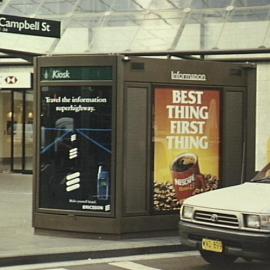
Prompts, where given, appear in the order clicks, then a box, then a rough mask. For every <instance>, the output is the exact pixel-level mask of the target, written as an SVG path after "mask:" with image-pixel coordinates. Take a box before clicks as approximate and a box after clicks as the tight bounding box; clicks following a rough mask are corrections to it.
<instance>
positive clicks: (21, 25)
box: [0, 14, 61, 38]
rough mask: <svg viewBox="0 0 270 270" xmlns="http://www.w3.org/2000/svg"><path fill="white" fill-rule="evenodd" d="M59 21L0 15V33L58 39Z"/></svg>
mask: <svg viewBox="0 0 270 270" xmlns="http://www.w3.org/2000/svg"><path fill="white" fill-rule="evenodd" d="M60 28H61V23H60V22H59V21H52V20H43V19H36V18H27V17H18V16H10V15H3V14H0V32H5V33H16V34H25V35H33V36H44V37H53V38H60Z"/></svg>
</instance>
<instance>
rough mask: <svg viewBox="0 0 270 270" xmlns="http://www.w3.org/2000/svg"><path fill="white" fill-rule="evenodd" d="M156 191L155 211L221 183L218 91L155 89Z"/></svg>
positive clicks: (173, 208)
mask: <svg viewBox="0 0 270 270" xmlns="http://www.w3.org/2000/svg"><path fill="white" fill-rule="evenodd" d="M153 131H154V138H153V140H154V176H153V177H154V179H153V180H154V187H153V189H154V190H153V207H154V210H157V211H170V210H177V209H179V207H180V205H181V204H182V202H183V200H185V199H186V198H188V197H190V196H193V195H195V194H198V193H201V192H205V191H209V190H212V189H216V188H218V186H219V183H220V180H219V179H220V168H219V167H220V166H219V163H220V91H218V90H209V89H191V88H165V87H162V88H156V89H155V91H154V127H153Z"/></svg>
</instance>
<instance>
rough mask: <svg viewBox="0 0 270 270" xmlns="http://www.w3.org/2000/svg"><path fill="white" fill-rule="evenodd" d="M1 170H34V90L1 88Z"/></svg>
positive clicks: (26, 171)
mask: <svg viewBox="0 0 270 270" xmlns="http://www.w3.org/2000/svg"><path fill="white" fill-rule="evenodd" d="M0 104H1V108H0V119H1V124H0V128H1V135H0V138H1V140H0V171H1V172H19V173H32V148H33V93H32V91H30V90H2V91H1V92H0Z"/></svg>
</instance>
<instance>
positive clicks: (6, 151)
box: [0, 90, 13, 172]
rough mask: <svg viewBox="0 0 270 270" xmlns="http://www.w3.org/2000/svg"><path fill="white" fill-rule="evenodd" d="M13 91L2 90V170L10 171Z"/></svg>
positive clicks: (0, 161)
mask: <svg viewBox="0 0 270 270" xmlns="http://www.w3.org/2000/svg"><path fill="white" fill-rule="evenodd" d="M12 118H13V117H12V109H11V92H10V91H7V90H5V91H4V90H1V91H0V172H9V171H10V164H11V151H10V149H11V133H12Z"/></svg>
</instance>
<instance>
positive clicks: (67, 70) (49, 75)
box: [41, 66, 112, 81]
mask: <svg viewBox="0 0 270 270" xmlns="http://www.w3.org/2000/svg"><path fill="white" fill-rule="evenodd" d="M74 80H75V81H85V80H87V81H89V80H91V81H92V80H112V67H110V66H109V67H107V66H105V67H104V66H103V67H100V66H98V67H97V66H95V67H93V66H92V67H46V68H42V69H41V81H74Z"/></svg>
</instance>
